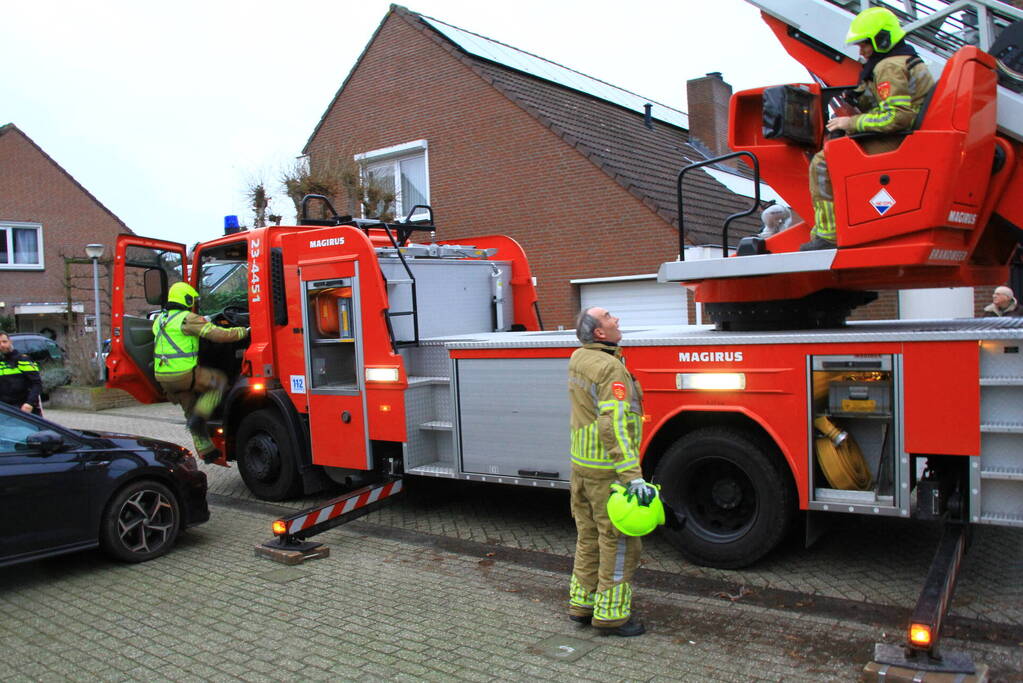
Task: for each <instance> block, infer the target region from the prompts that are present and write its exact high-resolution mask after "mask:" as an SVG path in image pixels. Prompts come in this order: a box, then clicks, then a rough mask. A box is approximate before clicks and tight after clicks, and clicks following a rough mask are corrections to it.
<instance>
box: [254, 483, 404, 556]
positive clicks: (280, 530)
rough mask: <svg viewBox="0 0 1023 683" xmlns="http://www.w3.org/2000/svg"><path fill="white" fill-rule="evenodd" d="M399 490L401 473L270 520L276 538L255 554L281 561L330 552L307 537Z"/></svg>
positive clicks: (366, 511) (389, 498) (358, 514)
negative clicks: (272, 520)
mask: <svg viewBox="0 0 1023 683" xmlns="http://www.w3.org/2000/svg"><path fill="white" fill-rule="evenodd" d="M401 491H402V480H401V477H389V478H387V479H386V480H384V481H383V482H380V483H377V484H371V485H369V486H364V487H362V488H360V489H356V490H355V491H350V492H348V493H345V494H343V495H341V496H338V497H337V498H332V499H331V500H328V501H327V502H325V503H320V504H319V505H316V506H315V507H311V508H307V509H305V510H302V511H301V512H296V513H295V514H293V515H290V516H288V517H282V518H280V519H276V520H274V522H273V533H274V535H275V538H274V539H273V540H270V541H267V542H266V543H263V544H262V545H257V546H256V548H255V553H256V557H265V558H267V559H270V560H273V561H274V562H280V563H282V564H300V563H302V562H304V561H305V560H314V559H320V558H324V557H329V556H330V549H329V548H327V546H325V545H323V544H322V543H314V542H311V541H307V540H306V539H308V538H309V537H311V536H315V535H316V534H319V533H322V532H324V531H327V530H328V529H333V528H334V527H336V526H340V525H342V524H347V523H348V522H351V521H352V520H355V519H358V518H359V517H362V516H363V515H366V514H369V513H370V512H373V511H374V510H377V509H379V508H380V507H382V506H383V505H386V504H388V503H390V502H391V501H392V500H393V499H394V497H395V496H397V495H398V494H399V493H401Z"/></svg>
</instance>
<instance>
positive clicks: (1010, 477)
mask: <svg viewBox="0 0 1023 683" xmlns="http://www.w3.org/2000/svg"><path fill="white" fill-rule="evenodd" d="M980 478H981V479H1001V480H1003V481H1023V469H1021V468H1018V467H991V468H988V469H984V470H981V471H980Z"/></svg>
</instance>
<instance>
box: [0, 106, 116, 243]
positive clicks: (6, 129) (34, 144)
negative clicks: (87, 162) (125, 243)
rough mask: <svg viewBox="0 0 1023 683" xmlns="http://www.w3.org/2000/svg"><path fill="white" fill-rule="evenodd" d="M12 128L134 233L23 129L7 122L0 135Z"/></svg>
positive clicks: (97, 203)
mask: <svg viewBox="0 0 1023 683" xmlns="http://www.w3.org/2000/svg"><path fill="white" fill-rule="evenodd" d="M12 130H13V131H17V132H18V133H19V134H20V135H21V137H23V138H25V139H26V140H28V143H29V144H30V145H32V146H33V147H35V148H36V151H38V152H39V153H40V154H42V155H43V158H44V159H46V160H47V161H48V162H50V163H51V164H53V166H54V168H56V169H57V170H58V171H60V172H61V173H62V174H64V176H66V177H67V179H68V180H70V181H71V182H72V183H74V184H75V186H76V187H77V188H78V189H79V190H81V191H82V192H84V193H85V196H87V197H88V198H89V199H91V200H92V201H93V203H95V204H96V206H98V207H99V208H101V209H103V211H105V212H106V213H108V214H110V217H111V218H113V219H114V220H115V221H117V222H118V223H120V225H121V227H122V228H124V229H125V230H126V231H128V234H130V235H134V234H135V231H134V230H132V229H131V228H129V227H128V225H127V224H126V223H125V222H124V221H122V220H121V219H120V218H119V217H118V216H117V214H115V213H114V212H113V211H111V210H110V209H108V208H107V207H106V205H105V204H104V203H103V202H101V201H100V200H99V199H97V198H96V196H95V195H94V194H92V193H91V192H89V191H88V190H87V189H86V188H85V186H84V185H82V184H81V183H80V182H78V181H77V180H75V177H74V176H73V175H71V174H70V173H68V172H67V169H65V168H64V167H63V166H61V165H60V164H58V163H57V161H56V160H55V159H54V158H53V157H51V156H50V155H49V154H47V153H46V150H44V149H43V148H42V147H40V146H39V145H37V144H36V141H35V140H33V139H32V138H30V137H29V136H28V135H27V134H26V133H25V131H23V130H22V129H20V128H18V127H17V126H16V125H14V124H13V123H7V124H4V125H2V126H0V136H3V135H4V133H7V132H10V131H12Z"/></svg>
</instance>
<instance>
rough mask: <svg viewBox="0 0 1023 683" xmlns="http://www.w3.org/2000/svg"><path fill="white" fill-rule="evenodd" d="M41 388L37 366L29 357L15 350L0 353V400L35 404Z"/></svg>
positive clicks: (12, 403) (19, 405)
mask: <svg viewBox="0 0 1023 683" xmlns="http://www.w3.org/2000/svg"><path fill="white" fill-rule="evenodd" d="M42 389H43V384H42V381H41V380H40V378H39V366H38V365H36V364H35V362H34V361H33V360H32V359H31V358H29V357H28V356H26V355H24V354H22V353H19V352H18V351H16V350H15V351H11V352H10V353H7V354H3V355H0V402H3V403H7V404H9V405H12V406H15V407H17V408H20V407H21V406H22V405H24V404H26V403H28V404H29V405H31V406H36V405H38V404H39V395H40V393H41V392H42Z"/></svg>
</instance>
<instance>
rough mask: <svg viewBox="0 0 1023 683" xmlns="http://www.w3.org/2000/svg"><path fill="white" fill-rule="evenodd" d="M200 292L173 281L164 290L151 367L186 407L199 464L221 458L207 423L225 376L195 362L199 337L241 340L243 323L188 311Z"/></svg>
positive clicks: (170, 397)
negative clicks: (223, 321) (164, 303)
mask: <svg viewBox="0 0 1023 683" xmlns="http://www.w3.org/2000/svg"><path fill="white" fill-rule="evenodd" d="M198 301H199V293H198V292H196V291H195V288H194V287H192V286H191V285H190V284H188V283H187V282H175V283H174V284H173V285H171V288H170V291H168V293H167V306H166V308H165V309H164V310H163V311H162V312H161V313H160V315H159V316H157V318H156V320H155V321H154V322H153V336H154V337H155V344H154V346H153V371H154V374H155V376H156V381H158V382H159V383H160V386H161V387H163V390H164V392H166V394H167V400H168V401H170V402H171V403H177V404H179V405H180V406H181V409H182V410H184V411H185V418H186V419H187V420H188V431H189V432H191V434H192V441H193V442H194V443H195V452H196V454H197V455H198V456H199V457H200V458H202V460H203V462H206V463H211V462H215V461H217V460H219V459H220V458H221V453H220V451H219V450H217V449H216V448H215V447H214V445H213V442H212V441H210V437H209V434H207V430H206V421H207V420H208V419H209V418H210V416H211V415H212V414H213V411H214V410H216V408H217V406H218V405H219V404H220V399H221V397H222V396H223V393H224V390H225V389H226V388H227V375H225V374H224V372H223V371H221V370H218V369H216V368H207V367H203V366H201V365H199V339H200V338H202V339H206V340H208V341H211V342H215V343H227V342H235V341H241V340H242V339H245V337H247V336H248V334H249V330H248V328H246V327H227V328H225V327H219V326H217V325H214V324H213V323H211V322H209V321H208V320H206V318H204V317H202V316H201V315H198V314H196V313H193V312H192V307H193V306H195V304H196V303H198Z"/></svg>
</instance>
